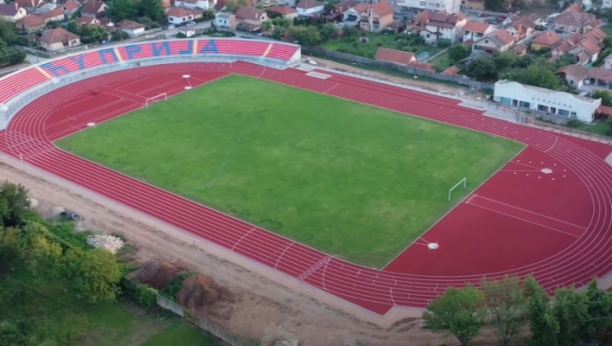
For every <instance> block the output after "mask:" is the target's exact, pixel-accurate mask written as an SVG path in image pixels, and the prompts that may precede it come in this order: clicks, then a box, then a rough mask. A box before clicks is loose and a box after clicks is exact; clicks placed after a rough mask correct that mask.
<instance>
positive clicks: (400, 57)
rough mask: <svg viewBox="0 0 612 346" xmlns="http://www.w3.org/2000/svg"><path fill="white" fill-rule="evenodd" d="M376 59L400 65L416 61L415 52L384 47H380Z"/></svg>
mask: <svg viewBox="0 0 612 346" xmlns="http://www.w3.org/2000/svg"><path fill="white" fill-rule="evenodd" d="M374 59H375V60H378V61H386V62H392V63H394V64H399V65H409V64H410V63H411V62H415V61H416V58H415V56H414V54H413V53H410V52H404V51H401V50H395V49H389V48H382V47H381V48H378V50H377V51H376V56H374Z"/></svg>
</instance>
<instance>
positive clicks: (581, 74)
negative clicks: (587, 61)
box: [555, 64, 587, 89]
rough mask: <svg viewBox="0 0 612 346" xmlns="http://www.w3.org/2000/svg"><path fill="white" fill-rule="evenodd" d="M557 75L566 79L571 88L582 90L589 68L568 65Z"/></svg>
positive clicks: (560, 69) (557, 72) (558, 71)
mask: <svg viewBox="0 0 612 346" xmlns="http://www.w3.org/2000/svg"><path fill="white" fill-rule="evenodd" d="M555 73H556V74H557V75H559V77H561V78H563V79H565V81H566V82H567V84H568V85H569V86H571V87H573V88H576V89H582V86H583V84H584V79H585V78H586V76H587V68H586V67H584V66H582V65H579V64H575V65H567V66H563V67H561V68H559V69H557V71H556V72H555Z"/></svg>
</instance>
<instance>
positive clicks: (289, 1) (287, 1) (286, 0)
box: [224, 0, 296, 7]
mask: <svg viewBox="0 0 612 346" xmlns="http://www.w3.org/2000/svg"><path fill="white" fill-rule="evenodd" d="M224 1H225V0H224ZM276 4H277V5H282V6H289V7H295V4H296V0H276Z"/></svg>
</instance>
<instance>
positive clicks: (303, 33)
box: [289, 26, 321, 46]
mask: <svg viewBox="0 0 612 346" xmlns="http://www.w3.org/2000/svg"><path fill="white" fill-rule="evenodd" d="M289 37H290V38H291V39H292V40H294V41H297V42H298V43H299V44H302V45H305V46H316V45H318V44H319V43H320V42H321V36H320V34H319V30H317V28H316V27H314V26H292V27H291V28H289Z"/></svg>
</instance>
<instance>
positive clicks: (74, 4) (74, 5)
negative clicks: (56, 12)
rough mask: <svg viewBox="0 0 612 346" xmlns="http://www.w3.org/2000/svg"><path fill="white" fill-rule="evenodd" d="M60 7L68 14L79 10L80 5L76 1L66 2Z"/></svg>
mask: <svg viewBox="0 0 612 346" xmlns="http://www.w3.org/2000/svg"><path fill="white" fill-rule="evenodd" d="M62 7H63V8H64V9H65V10H66V11H69V12H72V11H75V10H78V9H79V8H81V4H79V3H78V2H76V1H68V2H67V3H65V4H63V5H62Z"/></svg>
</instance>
